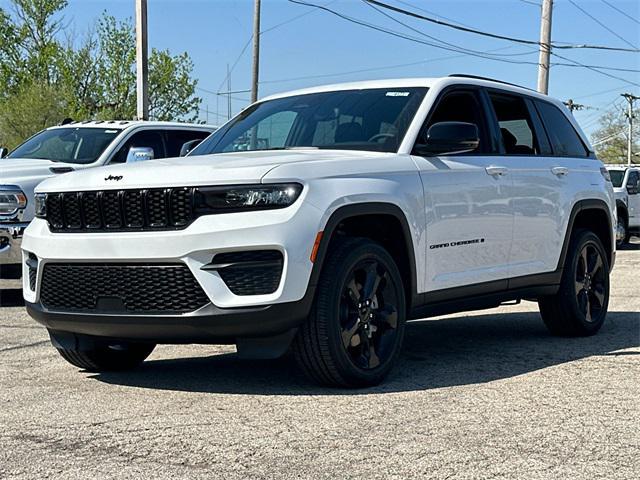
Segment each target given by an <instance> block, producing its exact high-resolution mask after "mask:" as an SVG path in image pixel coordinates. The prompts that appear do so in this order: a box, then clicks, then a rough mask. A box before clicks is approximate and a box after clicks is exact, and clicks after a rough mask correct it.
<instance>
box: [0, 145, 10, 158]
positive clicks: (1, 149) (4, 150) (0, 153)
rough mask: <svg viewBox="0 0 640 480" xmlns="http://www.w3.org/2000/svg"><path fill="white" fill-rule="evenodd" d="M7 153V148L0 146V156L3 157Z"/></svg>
mask: <svg viewBox="0 0 640 480" xmlns="http://www.w3.org/2000/svg"><path fill="white" fill-rule="evenodd" d="M7 155H9V149H8V148H6V147H0V158H4V157H6V156H7Z"/></svg>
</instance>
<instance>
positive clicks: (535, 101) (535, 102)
mask: <svg viewBox="0 0 640 480" xmlns="http://www.w3.org/2000/svg"><path fill="white" fill-rule="evenodd" d="M531 101H532V103H533V106H534V108H535V109H536V112H538V116H539V117H540V121H541V122H542V125H543V127H544V130H545V132H548V129H547V125H546V123H545V121H544V115H542V113H541V112H540V108H539V107H538V104H539V103H546V104H548V105H551V106H552V107H553V108H555V109H556V110H558V111H559V112H560V114H561V115H564V116H565V117H566V115H565V113H564V112H563V111H562V110H561V109H560V108H558V106H557V105H556V104H554V103H553V102H549V101H548V100H543V99H541V98H531ZM566 120H567V123H568V124H569V125H570V126H571V128H572V129H573V132H574V133H575V134H576V137H578V140H579V141H580V144H581V145H582V147H583V148H584V150H585V152H586V155H584V156H581V157H576V156H574V155H561V154H559V153H556V152H555V149H554V148H553V142H551V138H550V137H549V135H548V133H547V138H549V145H550V146H551V152H552V155H549V156H552V157H558V158H592V159H597V157H596V154H595V152H594V151H593V150H591V149H590V148H589V147H588V146H587V145H586V144H585V143H584V141H583V140H582V135H580V133H578V131H577V130H576V128H575V127H574V126H573V123H572V122H571V121H570V120H569V119H568V118H566Z"/></svg>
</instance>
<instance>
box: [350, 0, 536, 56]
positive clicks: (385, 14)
mask: <svg viewBox="0 0 640 480" xmlns="http://www.w3.org/2000/svg"><path fill="white" fill-rule="evenodd" d="M361 1H362V2H363V3H364V4H365V5H368V6H369V7H371V8H373V9H374V10H375V11H376V12H378V13H379V14H381V15H383V16H385V17H387V18H389V19H390V20H392V21H393V22H396V23H398V24H399V25H402V26H403V27H405V28H408V29H409V30H411V31H413V32H415V33H417V34H418V35H422V36H423V37H427V38H429V39H431V40H433V41H436V42H439V43H441V44H444V45H447V46H449V47H452V48H456V49H458V50H460V51H461V52H470V53H474V54H476V55H484V54H485V53H486V52H483V51H480V50H472V49H470V48H465V47H462V46H460V45H456V44H453V43H449V42H445V41H444V40H440V39H439V38H436V37H433V36H431V35H428V34H426V33H424V32H423V31H421V30H418V29H417V28H413V27H412V26H411V25H408V24H406V23H404V22H401V21H400V20H398V19H397V18H395V17H393V16H391V15H389V14H388V13H386V12H384V11H383V10H381V9H379V8H378V7H376V6H375V5H373V4H372V3H370V2H369V1H367V0H361ZM532 53H535V51H533V50H531V51H528V52H522V53H514V54H501V55H500V56H505V57H507V56H522V55H531V54H532Z"/></svg>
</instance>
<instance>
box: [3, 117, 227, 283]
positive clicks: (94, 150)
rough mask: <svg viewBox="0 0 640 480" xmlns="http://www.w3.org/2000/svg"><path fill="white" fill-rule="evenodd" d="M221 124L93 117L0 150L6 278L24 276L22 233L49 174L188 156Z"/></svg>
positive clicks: (33, 212) (32, 214)
mask: <svg viewBox="0 0 640 480" xmlns="http://www.w3.org/2000/svg"><path fill="white" fill-rule="evenodd" d="M214 130H215V127H211V126H208V125H196V124H187V123H178V122H143V121H90V122H89V121H87V122H72V123H67V124H66V125H59V126H55V127H51V128H47V129H45V130H42V131H41V132H39V133H37V134H35V135H34V136H32V137H31V138H29V139H28V140H26V141H25V142H24V143H22V144H21V145H20V146H18V147H17V148H16V149H15V150H13V151H12V152H11V153H9V154H8V155H7V150H6V149H0V277H4V278H11V277H16V276H17V277H19V275H20V271H21V270H20V263H21V261H22V253H21V252H20V243H21V239H22V234H23V232H24V230H25V228H26V227H27V225H29V223H30V222H31V220H32V219H33V218H34V216H35V211H34V202H33V191H34V189H35V187H36V185H38V184H39V183H40V182H42V181H43V180H45V179H46V178H49V177H52V176H55V175H60V174H63V173H68V172H72V171H76V170H84V169H87V168H93V167H101V166H104V165H115V164H123V163H131V162H136V161H141V160H148V159H153V158H165V157H177V156H179V155H184V154H185V153H187V152H188V150H190V148H193V147H194V146H195V144H196V143H199V142H200V141H201V140H203V139H204V138H206V137H207V136H208V135H209V134H210V133H211V132H213V131H214Z"/></svg>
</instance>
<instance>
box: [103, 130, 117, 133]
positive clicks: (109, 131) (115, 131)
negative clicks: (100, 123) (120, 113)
mask: <svg viewBox="0 0 640 480" xmlns="http://www.w3.org/2000/svg"><path fill="white" fill-rule="evenodd" d="M104 133H118V130H105V131H104Z"/></svg>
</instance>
